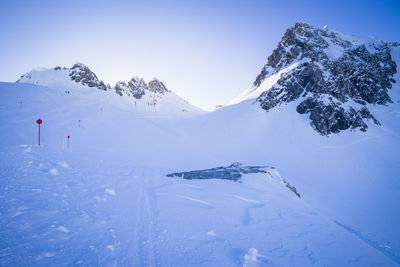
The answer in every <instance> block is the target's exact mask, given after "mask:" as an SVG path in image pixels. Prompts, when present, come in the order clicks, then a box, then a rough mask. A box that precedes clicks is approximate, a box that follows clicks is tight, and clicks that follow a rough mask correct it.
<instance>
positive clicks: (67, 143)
mask: <svg viewBox="0 0 400 267" xmlns="http://www.w3.org/2000/svg"><path fill="white" fill-rule="evenodd" d="M67 137H68V143H67V147H68V148H69V138H70V137H71V136H69V135H68V136H67Z"/></svg>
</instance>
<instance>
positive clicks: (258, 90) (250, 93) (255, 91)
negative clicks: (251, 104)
mask: <svg viewBox="0 0 400 267" xmlns="http://www.w3.org/2000/svg"><path fill="white" fill-rule="evenodd" d="M303 62H304V60H300V61H297V62H294V63H293V64H291V65H290V66H288V67H286V68H283V69H282V70H280V71H279V72H278V73H271V75H269V76H267V78H265V80H264V81H263V82H262V83H261V84H260V86H258V87H255V86H254V85H253V86H251V87H250V88H248V89H247V90H246V91H244V92H243V93H241V94H239V95H238V96H237V97H235V98H234V99H232V100H231V101H230V102H229V103H227V104H226V105H227V106H228V105H234V104H237V103H239V102H241V101H244V100H249V99H255V98H257V97H259V96H260V95H261V94H262V93H263V92H265V91H267V90H269V89H270V88H271V87H272V86H273V85H275V84H276V82H277V81H278V80H279V79H280V78H281V76H282V74H284V73H286V72H289V71H291V70H292V69H295V68H296V67H297V66H299V65H300V64H301V63H303ZM270 71H272V70H270Z"/></svg>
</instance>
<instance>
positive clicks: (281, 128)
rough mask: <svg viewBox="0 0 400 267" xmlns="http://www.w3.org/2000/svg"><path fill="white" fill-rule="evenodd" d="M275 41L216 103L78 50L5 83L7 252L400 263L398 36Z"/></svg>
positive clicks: (7, 258) (172, 262)
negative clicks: (244, 81)
mask: <svg viewBox="0 0 400 267" xmlns="http://www.w3.org/2000/svg"><path fill="white" fill-rule="evenodd" d="M325 42H326V43H325ZM327 44H328V45H327ZM280 46H281V47H282V48H281V49H280V48H279V47H278V48H277V50H275V51H274V53H273V55H274V56H271V57H270V58H271V59H270V60H268V63H267V66H266V67H265V68H264V69H263V72H262V73H261V74H260V75H259V77H258V78H257V80H256V82H255V84H254V85H253V86H252V87H251V88H250V89H248V90H247V91H245V92H244V93H243V94H241V95H240V96H239V97H238V98H236V99H235V100H234V101H232V103H231V105H227V106H223V107H220V108H218V109H217V110H215V111H214V112H209V113H202V112H197V110H196V109H191V108H190V106H189V107H188V105H189V104H188V103H186V102H185V101H183V100H182V99H181V98H179V97H178V96H176V95H174V94H173V93H172V92H170V91H169V90H168V89H167V88H166V86H165V85H164V84H163V83H162V82H160V81H158V80H153V81H151V82H150V83H146V82H145V81H144V80H143V79H140V78H137V77H135V78H133V79H131V80H130V81H128V82H118V83H117V84H116V85H115V86H114V87H111V86H106V85H105V84H104V83H103V82H101V81H100V80H99V79H98V78H97V77H96V75H94V73H92V72H91V71H90V70H89V69H88V68H87V67H85V66H83V65H82V64H77V65H75V66H74V67H72V68H71V69H67V68H61V67H57V68H55V69H50V70H34V71H32V72H30V73H27V74H25V75H24V76H23V77H21V79H20V80H19V82H18V83H0V95H1V97H0V123H1V125H3V127H4V128H3V129H4V130H2V131H0V174H1V177H0V178H1V179H0V215H1V216H0V265H5V266H18V265H40V266H43V265H57V266H65V265H107V266H108V265H110V266H132V265H134V266H162V265H168V266H198V265H206V266H221V265H224V266H257V265H261V266H265V265H271V266H369V265H371V266H396V265H398V264H400V228H399V227H398V225H400V209H398V205H399V203H400V191H399V188H400V180H399V177H400V152H399V151H400V134H399V133H400V123H399V122H400V86H399V85H400V84H399V83H400V73H399V71H398V66H400V47H399V46H398V45H397V43H385V42H381V41H377V40H375V39H373V38H372V39H371V38H358V37H357V38H356V37H351V36H346V35H343V34H339V33H337V32H334V31H331V30H328V29H317V28H316V27H313V26H311V25H308V24H305V23H298V24H296V25H295V26H294V27H293V28H291V29H289V30H288V31H287V34H285V36H284V38H283V39H282V42H280ZM364 46H365V49H364ZM388 53H389V54H388ZM336 64H344V65H345V66H343V67H341V68H344V69H343V70H345V71H344V72H345V73H340V71H339V70H340V68H339V67H334V66H336ZM353 65H354V66H353ZM357 66H359V68H360V69H359V71H360V72H358V73H357V72H355V73H353V75H350V73H351V71H354V70H356V69H357ZM393 67H394V68H395V69H393ZM335 71H338V72H339V73H337V72H335ZM267 72H268V73H267ZM321 75H322V78H321ZM318 77H319V78H318ZM338 77H341V78H340V79H339V78H338ZM369 79H371V80H369ZM373 81H377V84H373V85H371V87H368V86H366V85H365V84H364V83H368V82H369V83H371V84H372V82H373ZM322 85H324V86H322ZM328 85H329V87H328ZM390 87H391V88H390ZM279 90H280V91H279ZM364 90H366V91H365V92H364ZM369 90H371V92H369ZM298 91H301V92H300V93H298ZM278 92H280V93H278ZM310 98H311V100H308V99H310ZM152 100H156V101H153V102H152ZM303 102H305V104H302V103H303ZM320 102H322V104H321V103H320ZM152 103H154V105H152ZM308 103H311V104H310V105H311V106H309V105H308ZM306 104H307V105H306ZM303 106H304V107H306V111H305V112H306V113H305V114H302V109H301V107H303ZM185 107H186V108H187V109H188V110H189V112H182V109H184V108H185ZM299 107H300V108H299ZM342 108H343V110H342ZM364 108H365V109H367V110H368V112H367V111H363V109H364ZM320 109H322V110H323V112H320V111H319V110H320ZM352 109H353V110H354V111H352ZM190 110H193V111H192V112H190ZM266 110H267V111H268V112H266ZM299 110H300V112H299ZM325 111H326V112H325ZM328 111H330V112H331V113H330V112H328ZM307 112H309V114H310V115H309V116H307V115H306V114H308V113H307ZM313 112H314V113H313ZM315 113H318V114H317V115H321V118H320V117H318V116H317V117H316V118H315V116H316V115H315ZM160 114H163V115H165V116H161V115H160ZM182 114H191V115H194V116H182ZM312 114H314V115H312ZM363 114H370V115H371V117H370V118H369V117H368V116H369V115H368V116H367V117H365V116H364V117H363ZM38 118H41V119H42V120H43V124H42V125H41V146H38V145H37V138H38V135H37V134H38V133H37V131H38V126H37V124H36V120H37V119H38ZM375 120H376V121H377V122H379V124H377V123H375V122H374V121H375ZM310 124H311V126H313V127H310ZM364 124H365V125H366V126H365V125H364ZM344 126H346V127H347V126H349V127H348V128H346V127H344ZM367 127H368V128H367ZM344 128H346V129H344ZM351 129H354V130H355V131H351ZM357 129H360V130H361V129H364V130H365V131H360V130H357ZM67 136H69V137H70V138H68V139H67ZM327 136H329V138H327Z"/></svg>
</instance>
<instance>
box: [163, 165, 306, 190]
mask: <svg viewBox="0 0 400 267" xmlns="http://www.w3.org/2000/svg"><path fill="white" fill-rule="evenodd" d="M250 173H263V174H267V176H268V177H269V178H272V179H275V180H277V181H279V182H280V183H282V184H283V185H284V186H285V187H287V188H288V189H290V190H291V191H292V192H293V193H294V194H295V195H296V196H298V197H300V194H299V192H297V189H296V187H294V186H293V185H291V184H289V183H288V182H287V181H286V180H285V179H282V178H281V176H280V174H279V172H278V171H277V170H276V169H275V168H274V167H267V166H244V165H243V164H242V163H240V162H235V163H232V164H231V165H229V166H227V167H215V168H211V169H204V170H195V171H188V172H175V173H170V174H167V175H166V176H167V177H181V178H183V179H187V180H193V179H200V180H205V179H222V180H231V181H235V182H237V181H239V180H240V179H241V178H242V177H243V175H245V174H250Z"/></svg>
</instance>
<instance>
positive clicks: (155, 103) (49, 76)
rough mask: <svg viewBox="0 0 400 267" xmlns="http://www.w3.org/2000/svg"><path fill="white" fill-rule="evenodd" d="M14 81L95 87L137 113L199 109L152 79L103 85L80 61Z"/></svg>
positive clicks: (76, 88) (79, 88)
mask: <svg viewBox="0 0 400 267" xmlns="http://www.w3.org/2000/svg"><path fill="white" fill-rule="evenodd" d="M17 83H33V84H37V85H43V86H47V87H51V88H54V89H59V90H64V91H67V92H68V93H71V92H72V91H74V92H77V93H82V92H84V91H85V89H88V88H90V89H92V90H93V89H98V90H100V91H105V92H106V94H108V95H109V97H111V98H112V99H110V101H112V102H113V103H114V104H116V105H121V102H126V103H130V105H131V106H134V107H135V109H136V110H137V111H139V112H145V113H150V114H156V115H160V116H170V115H177V114H181V115H186V116H187V115H194V114H199V113H202V112H203V111H202V110H201V109H199V108H197V107H195V106H193V105H191V104H190V103H188V102H187V101H185V100H184V99H182V98H180V97H179V96H178V95H176V94H174V93H173V92H172V91H171V90H168V89H167V88H166V87H165V85H164V84H163V83H162V82H161V81H159V80H158V79H156V78H154V79H153V80H151V81H150V82H149V83H148V84H147V83H146V82H145V81H144V80H143V79H142V78H138V77H133V78H132V79H131V80H130V81H129V82H128V83H126V82H124V81H120V82H117V83H116V84H115V86H114V87H111V86H110V85H105V83H104V82H102V81H101V80H99V78H98V77H97V76H96V74H95V73H94V72H92V71H91V70H90V69H89V68H88V67H87V66H86V65H84V64H82V63H76V64H75V65H74V66H72V67H71V68H65V67H60V66H57V67H55V68H53V69H45V68H37V69H34V70H32V71H30V72H28V73H26V74H24V75H22V76H21V78H20V79H19V80H18V81H17ZM71 90H72V91H71ZM92 93H94V92H92ZM95 94H96V93H95ZM99 94H100V95H101V94H102V93H101V92H97V95H99ZM113 94H115V95H118V96H120V97H123V99H120V98H115V97H114V96H111V95H113Z"/></svg>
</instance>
